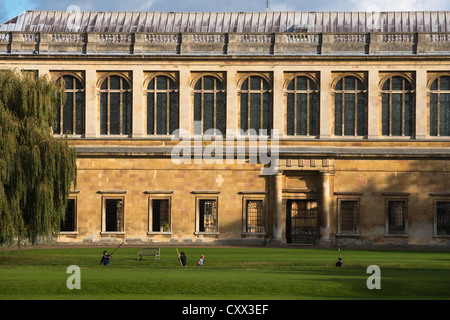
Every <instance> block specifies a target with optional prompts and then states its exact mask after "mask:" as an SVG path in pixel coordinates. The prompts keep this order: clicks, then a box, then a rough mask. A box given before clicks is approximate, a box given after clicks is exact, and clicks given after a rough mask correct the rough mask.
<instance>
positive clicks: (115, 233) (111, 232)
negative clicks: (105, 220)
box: [100, 231, 125, 236]
mask: <svg viewBox="0 0 450 320" xmlns="http://www.w3.org/2000/svg"><path fill="white" fill-rule="evenodd" d="M100 234H101V235H102V236H110V235H124V234H125V231H102V232H100Z"/></svg>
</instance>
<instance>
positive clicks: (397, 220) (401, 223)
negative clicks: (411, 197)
mask: <svg viewBox="0 0 450 320" xmlns="http://www.w3.org/2000/svg"><path fill="white" fill-rule="evenodd" d="M386 206H387V208H386V209H387V221H386V224H387V225H386V232H387V234H388V235H407V230H408V201H407V200H401V199H391V200H389V199H388V200H387V202H386Z"/></svg>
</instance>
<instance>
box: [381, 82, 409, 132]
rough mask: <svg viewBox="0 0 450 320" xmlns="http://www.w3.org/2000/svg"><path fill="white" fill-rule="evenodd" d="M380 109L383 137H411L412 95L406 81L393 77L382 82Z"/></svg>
mask: <svg viewBox="0 0 450 320" xmlns="http://www.w3.org/2000/svg"><path fill="white" fill-rule="evenodd" d="M381 107H382V110H381V121H382V129H381V130H382V134H383V135H384V136H412V134H413V118H414V110H413V108H414V94H413V88H412V84H411V82H409V80H408V79H406V78H404V77H401V76H393V77H390V78H389V79H387V80H386V81H385V82H384V84H383V87H382V91H381Z"/></svg>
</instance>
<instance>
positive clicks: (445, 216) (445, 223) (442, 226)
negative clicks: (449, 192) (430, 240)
mask: <svg viewBox="0 0 450 320" xmlns="http://www.w3.org/2000/svg"><path fill="white" fill-rule="evenodd" d="M435 212H436V235H440V236H450V200H443V201H440V200H437V201H435Z"/></svg>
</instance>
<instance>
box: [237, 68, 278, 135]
mask: <svg viewBox="0 0 450 320" xmlns="http://www.w3.org/2000/svg"><path fill="white" fill-rule="evenodd" d="M271 93H272V90H271V88H270V84H269V82H268V81H267V80H266V79H265V78H263V77H261V76H258V75H252V76H249V77H248V78H247V79H245V80H244V81H243V82H242V85H241V88H240V95H241V117H240V118H241V127H240V128H241V130H242V131H244V132H247V131H248V130H255V133H256V134H267V135H270V132H271V128H272V97H271Z"/></svg>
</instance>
